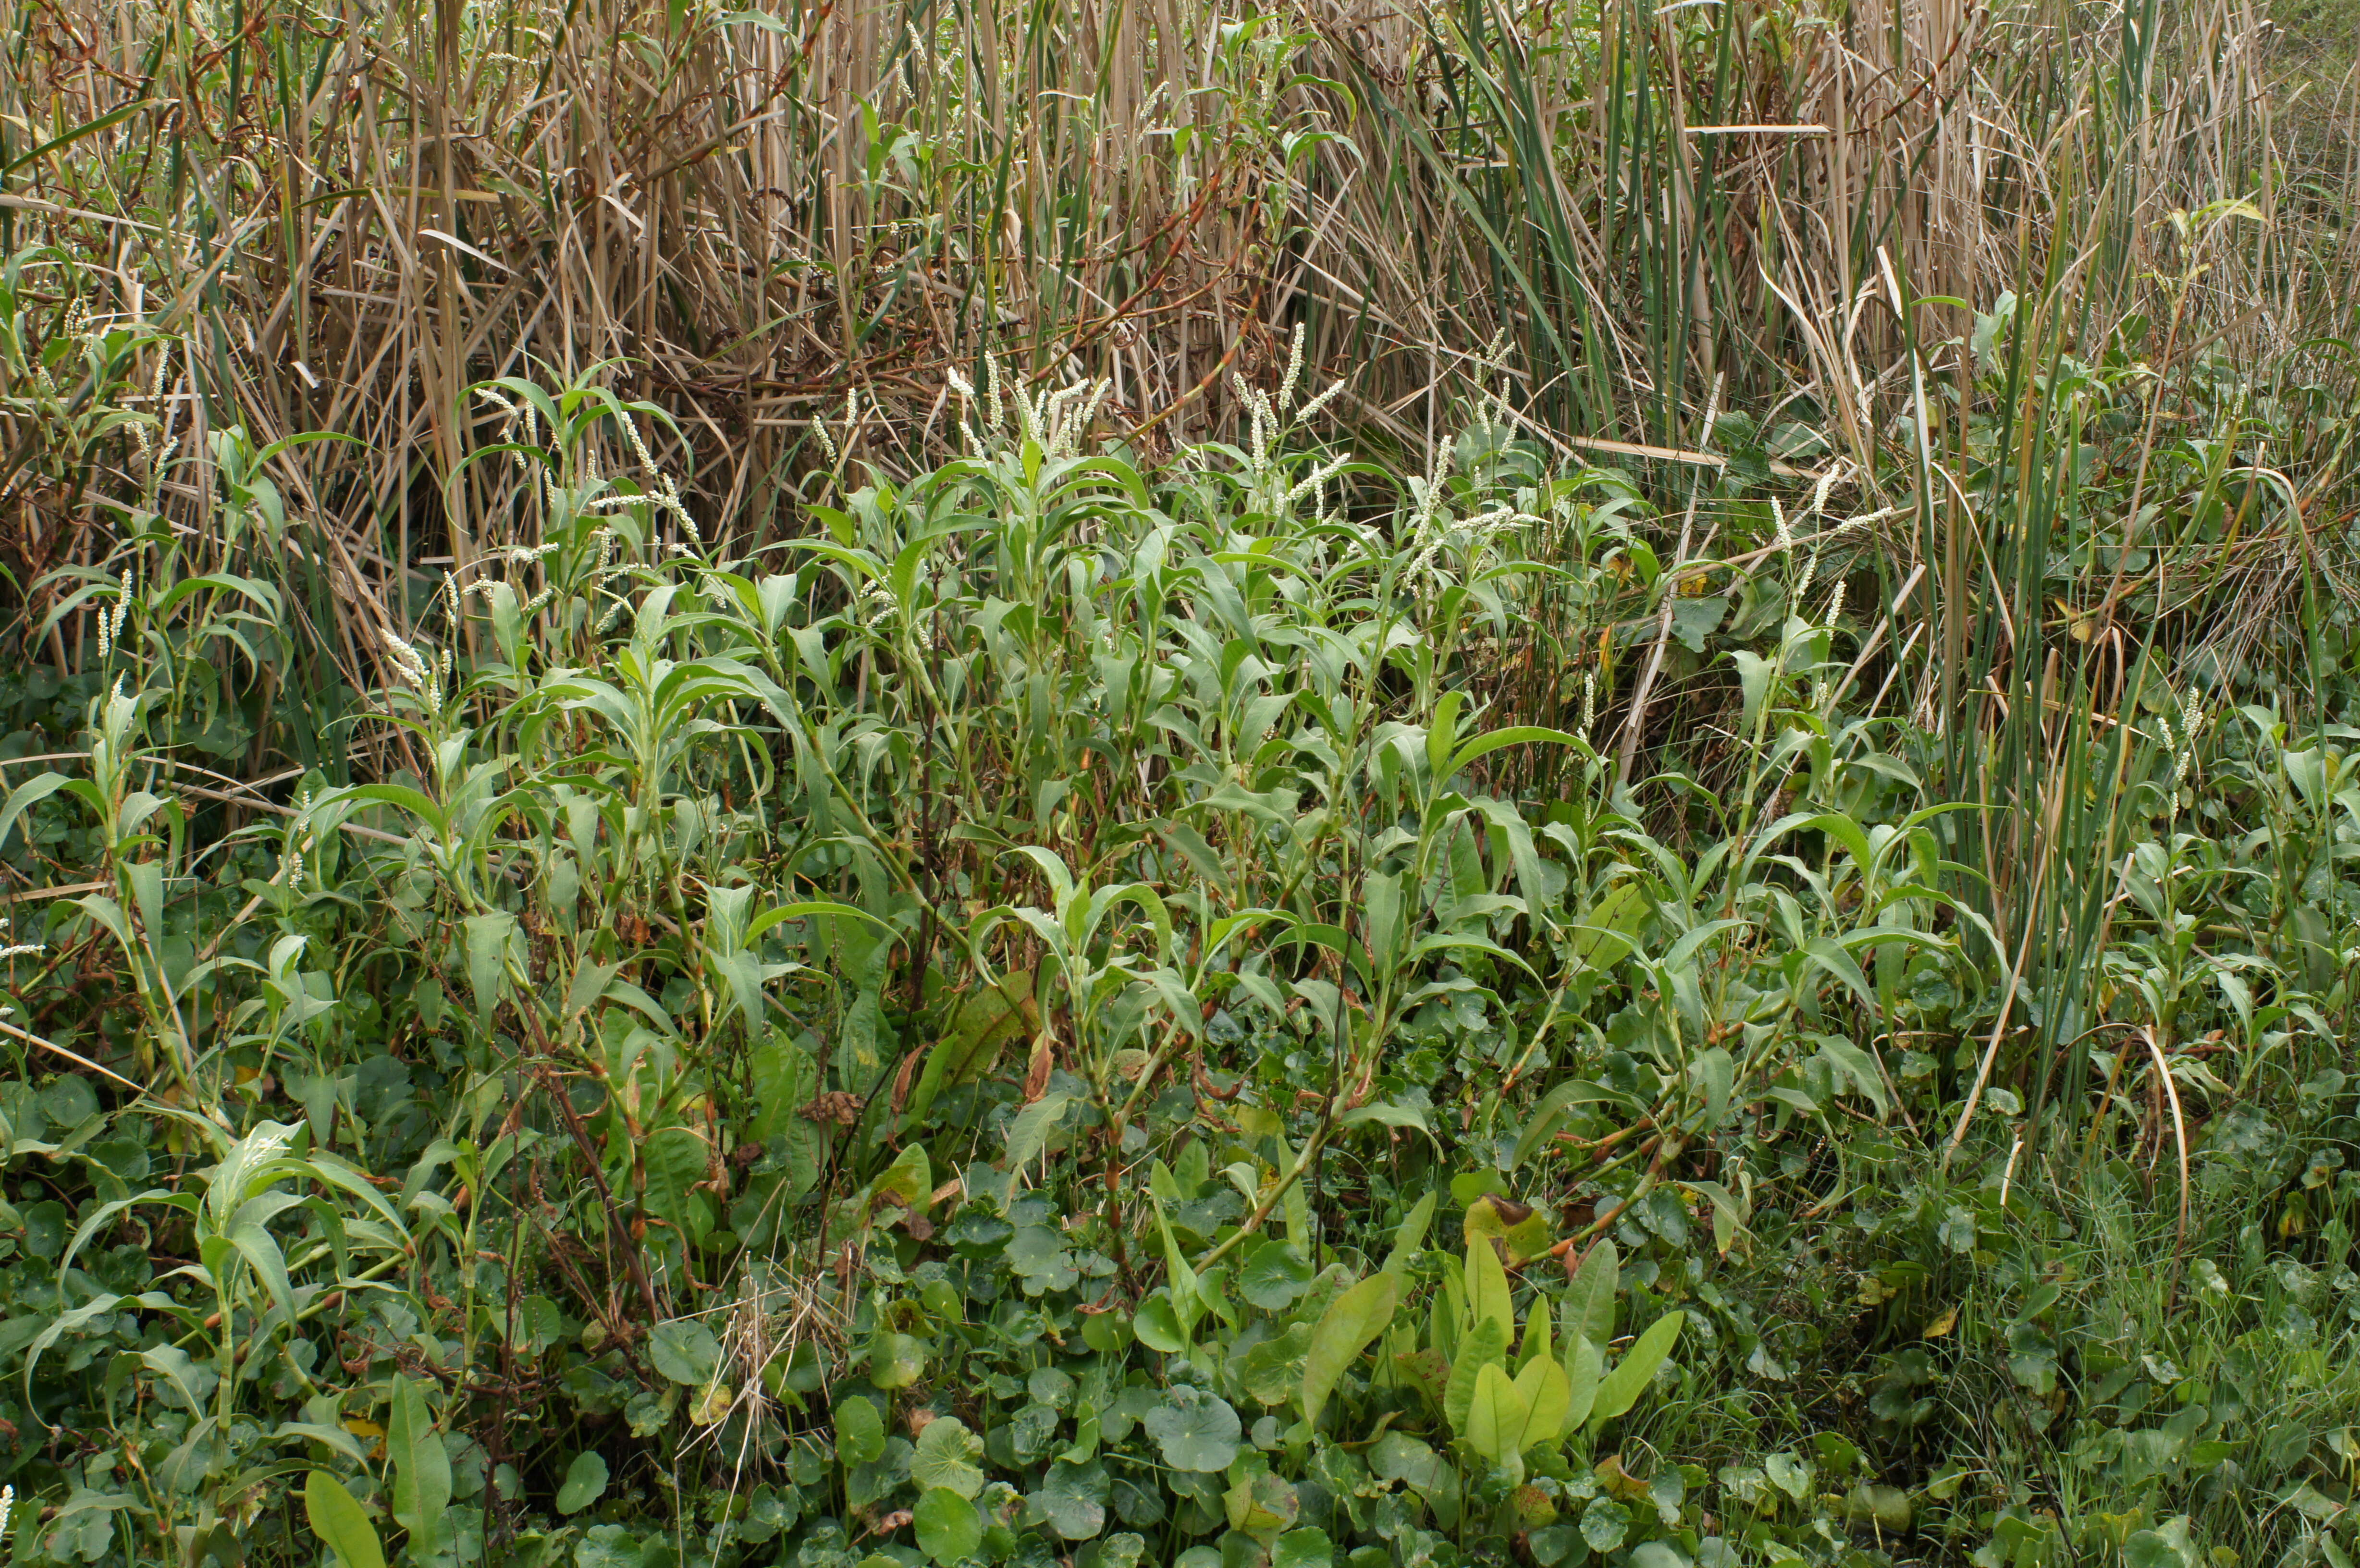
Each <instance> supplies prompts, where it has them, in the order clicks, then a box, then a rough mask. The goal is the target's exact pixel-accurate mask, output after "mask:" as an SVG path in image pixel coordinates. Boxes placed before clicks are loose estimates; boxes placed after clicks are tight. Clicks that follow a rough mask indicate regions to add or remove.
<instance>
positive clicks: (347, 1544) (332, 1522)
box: [303, 1470, 385, 1568]
mask: <svg viewBox="0 0 2360 1568" xmlns="http://www.w3.org/2000/svg"><path fill="white" fill-rule="evenodd" d="M303 1515H304V1517H305V1518H306V1519H310V1520H311V1533H312V1534H313V1535H316V1536H318V1537H319V1538H320V1540H321V1541H322V1542H323V1543H324V1544H325V1545H326V1546H327V1548H328V1550H329V1551H331V1552H334V1553H335V1554H336V1556H337V1557H338V1558H340V1559H341V1560H342V1561H343V1563H344V1568H385V1547H384V1546H383V1545H382V1544H381V1543H380V1542H379V1541H377V1529H376V1527H375V1526H373V1525H371V1524H370V1523H369V1521H368V1515H367V1514H366V1512H364V1511H363V1510H362V1508H361V1505H360V1502H359V1500H358V1499H357V1498H355V1497H354V1496H353V1495H352V1493H350V1492H348V1491H346V1490H345V1489H344V1483H343V1482H341V1481H339V1480H337V1479H336V1478H335V1477H334V1476H333V1475H329V1474H328V1473H327V1472H326V1471H325V1470H314V1471H312V1472H311V1475H308V1476H306V1477H305V1478H304V1481H303Z"/></svg>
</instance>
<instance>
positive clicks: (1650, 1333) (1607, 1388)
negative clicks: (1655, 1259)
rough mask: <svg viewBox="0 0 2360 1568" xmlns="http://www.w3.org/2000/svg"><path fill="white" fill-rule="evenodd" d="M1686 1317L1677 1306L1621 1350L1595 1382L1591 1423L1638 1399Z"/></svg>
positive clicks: (1606, 1418)
mask: <svg viewBox="0 0 2360 1568" xmlns="http://www.w3.org/2000/svg"><path fill="white" fill-rule="evenodd" d="M1687 1321H1688V1319H1687V1317H1686V1316H1685V1315H1684V1314H1682V1313H1681V1312H1679V1311H1678V1310H1677V1309H1675V1310H1673V1311H1671V1312H1666V1313H1665V1314H1664V1315H1663V1316H1662V1317H1660V1318H1657V1319H1656V1320H1655V1323H1653V1324H1651V1325H1649V1327H1648V1329H1647V1332H1646V1333H1644V1334H1641V1335H1640V1336H1639V1339H1638V1343H1636V1344H1634V1345H1632V1346H1631V1348H1630V1349H1629V1350H1628V1351H1625V1352H1624V1353H1623V1356H1622V1360H1621V1361H1619V1362H1616V1363H1615V1365H1614V1370H1613V1371H1612V1372H1610V1373H1608V1374H1607V1375H1606V1379H1605V1381H1603V1382H1601V1383H1600V1384H1599V1385H1598V1398H1597V1399H1595V1400H1593V1401H1592V1402H1591V1404H1590V1425H1591V1426H1592V1427H1599V1426H1602V1425H1604V1424H1605V1423H1606V1422H1608V1421H1612V1420H1613V1419H1614V1418H1615V1417H1616V1416H1619V1415H1621V1414H1622V1413H1623V1412H1624V1411H1625V1410H1629V1409H1630V1408H1631V1407H1632V1406H1633V1405H1635V1404H1637V1403H1638V1402H1639V1396H1640V1395H1641V1394H1642V1393H1644V1392H1645V1391H1646V1388H1647V1385H1648V1383H1649V1382H1650V1381H1652V1380H1653V1379H1654V1377H1655V1371H1656V1369H1657V1368H1658V1367H1662V1366H1663V1364H1664V1360H1665V1357H1666V1356H1670V1355H1671V1353H1672V1344H1673V1342H1674V1341H1675V1340H1677V1339H1678V1338H1679V1337H1680V1325H1681V1324H1682V1323H1686V1322H1687Z"/></svg>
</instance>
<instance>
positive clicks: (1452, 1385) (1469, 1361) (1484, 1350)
mask: <svg viewBox="0 0 2360 1568" xmlns="http://www.w3.org/2000/svg"><path fill="white" fill-rule="evenodd" d="M1507 1353H1508V1331H1507V1330H1506V1329H1505V1328H1502V1326H1501V1325H1500V1320H1499V1319H1497V1318H1478V1319H1477V1320H1476V1322H1475V1326H1474V1328H1473V1329H1472V1330H1470V1332H1469V1334H1468V1335H1467V1337H1466V1338H1465V1339H1462V1340H1460V1341H1459V1354H1458V1356H1456V1357H1455V1358H1454V1359H1453V1360H1452V1362H1451V1364H1450V1381H1449V1383H1448V1385H1447V1386H1445V1388H1444V1389H1443V1393H1442V1413H1443V1415H1444V1417H1445V1418H1446V1419H1448V1421H1449V1422H1450V1430H1451V1431H1453V1432H1458V1433H1459V1435H1461V1436H1462V1437H1463V1436H1465V1435H1466V1432H1467V1421H1468V1411H1469V1410H1470V1409H1471V1408H1472V1406H1473V1405H1474V1403H1475V1384H1476V1380H1477V1378H1478V1377H1480V1376H1481V1374H1482V1371H1483V1368H1484V1367H1491V1366H1497V1365H1499V1364H1500V1363H1501V1361H1502V1358H1503V1357H1504V1356H1506V1355H1507Z"/></svg>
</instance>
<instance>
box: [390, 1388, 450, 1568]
mask: <svg viewBox="0 0 2360 1568" xmlns="http://www.w3.org/2000/svg"><path fill="white" fill-rule="evenodd" d="M386 1449H387V1452H388V1454H390V1455H391V1457H392V1459H393V1517H394V1518H395V1519H398V1520H399V1521H400V1523H401V1526H402V1528H403V1529H405V1530H409V1531H410V1541H412V1542H413V1543H414V1544H415V1545H416V1547H417V1548H418V1550H417V1551H416V1552H414V1553H413V1555H415V1556H417V1557H419V1558H421V1559H423V1558H425V1557H426V1556H428V1555H430V1554H432V1552H434V1551H435V1550H436V1543H437V1542H438V1541H439V1540H440V1538H441V1535H442V1530H443V1509H444V1508H447V1507H449V1506H450V1502H451V1454H450V1452H449V1451H448V1450H447V1449H445V1448H444V1447H443V1434H442V1433H441V1432H436V1431H435V1430H434V1416H433V1412H432V1411H431V1410H428V1409H427V1408H426V1390H425V1388H423V1387H421V1385H419V1384H418V1383H415V1382H413V1381H411V1380H410V1378H408V1377H401V1376H399V1375H398V1374H397V1375H396V1376H395V1377H394V1379H393V1420H392V1422H391V1423H390V1426H389V1429H388V1432H387V1434H386Z"/></svg>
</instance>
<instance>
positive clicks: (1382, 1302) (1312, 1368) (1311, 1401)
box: [1303, 1270, 1401, 1426]
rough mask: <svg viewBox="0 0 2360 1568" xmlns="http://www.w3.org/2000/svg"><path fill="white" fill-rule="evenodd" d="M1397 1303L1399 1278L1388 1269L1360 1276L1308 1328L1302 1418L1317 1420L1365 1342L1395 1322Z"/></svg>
mask: <svg viewBox="0 0 2360 1568" xmlns="http://www.w3.org/2000/svg"><path fill="white" fill-rule="evenodd" d="M1400 1301H1401V1277H1400V1276H1399V1275H1397V1274H1394V1273H1393V1272H1391V1271H1390V1270H1386V1271H1381V1272H1379V1273H1376V1274H1372V1275H1371V1276H1370V1277H1369V1278H1368V1279H1363V1280H1361V1281H1360V1283H1359V1284H1357V1285H1355V1286H1353V1287H1352V1288H1351V1289H1350V1290H1347V1291H1345V1292H1344V1293H1343V1294H1342V1295H1340V1296H1338V1297H1337V1298H1336V1300H1335V1301H1333V1302H1331V1303H1330V1304H1329V1306H1328V1308H1327V1312H1326V1313H1325V1314H1323V1315H1322V1316H1321V1318H1320V1320H1319V1326H1318V1327H1317V1329H1315V1330H1313V1331H1312V1334H1311V1348H1310V1350H1309V1351H1308V1352H1307V1353H1306V1355H1305V1356H1304V1358H1303V1419H1304V1421H1306V1423H1308V1424H1310V1425H1312V1426H1317V1425H1318V1424H1319V1412H1320V1411H1321V1410H1323V1409H1325V1408H1326V1407H1327V1396H1328V1395H1330V1394H1332V1393H1334V1392H1335V1390H1336V1384H1337V1382H1338V1379H1340V1378H1341V1377H1343V1376H1344V1370H1345V1368H1347V1367H1349V1366H1351V1365H1352V1363H1353V1362H1355V1361H1357V1360H1359V1359H1360V1353H1361V1352H1362V1351H1363V1350H1366V1349H1367V1348H1368V1347H1369V1342H1370V1341H1371V1340H1373V1339H1375V1338H1376V1337H1377V1335H1378V1334H1382V1333H1383V1332H1384V1329H1385V1325H1386V1324H1387V1323H1391V1322H1393V1309H1394V1308H1395V1307H1396V1306H1397V1305H1399V1304H1400Z"/></svg>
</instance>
